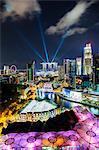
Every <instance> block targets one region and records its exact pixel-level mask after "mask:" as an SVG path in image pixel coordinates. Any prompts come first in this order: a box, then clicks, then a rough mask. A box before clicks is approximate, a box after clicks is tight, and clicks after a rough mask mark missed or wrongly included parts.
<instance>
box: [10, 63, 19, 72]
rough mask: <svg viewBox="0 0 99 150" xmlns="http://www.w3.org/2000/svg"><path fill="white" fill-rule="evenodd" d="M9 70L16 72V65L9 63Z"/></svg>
mask: <svg viewBox="0 0 99 150" xmlns="http://www.w3.org/2000/svg"><path fill="white" fill-rule="evenodd" d="M10 71H11V73H16V71H17V67H16V66H15V65H11V67H10Z"/></svg>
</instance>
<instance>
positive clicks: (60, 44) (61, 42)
mask: <svg viewBox="0 0 99 150" xmlns="http://www.w3.org/2000/svg"><path fill="white" fill-rule="evenodd" d="M64 40H65V39H64V38H63V37H62V38H61V40H60V42H59V45H58V48H57V49H56V51H55V55H54V56H53V58H52V62H53V61H54V60H55V58H56V56H57V54H58V52H59V50H60V49H61V47H62V45H63V43H64Z"/></svg>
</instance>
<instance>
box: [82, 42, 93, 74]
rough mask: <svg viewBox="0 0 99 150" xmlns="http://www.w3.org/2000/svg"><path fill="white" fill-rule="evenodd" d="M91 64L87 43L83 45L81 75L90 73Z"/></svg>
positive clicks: (91, 58)
mask: <svg viewBox="0 0 99 150" xmlns="http://www.w3.org/2000/svg"><path fill="white" fill-rule="evenodd" d="M92 66H93V55H92V48H91V44H90V43H88V44H86V46H85V47H84V57H83V75H91V74H92Z"/></svg>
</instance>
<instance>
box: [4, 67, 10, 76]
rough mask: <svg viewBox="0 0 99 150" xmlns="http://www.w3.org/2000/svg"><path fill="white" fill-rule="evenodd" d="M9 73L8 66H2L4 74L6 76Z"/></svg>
mask: <svg viewBox="0 0 99 150" xmlns="http://www.w3.org/2000/svg"><path fill="white" fill-rule="evenodd" d="M9 71H10V68H9V66H4V69H3V72H4V74H6V75H8V74H9Z"/></svg>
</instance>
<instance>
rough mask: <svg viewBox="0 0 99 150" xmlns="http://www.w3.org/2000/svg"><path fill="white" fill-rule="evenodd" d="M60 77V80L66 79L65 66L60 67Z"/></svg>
mask: <svg viewBox="0 0 99 150" xmlns="http://www.w3.org/2000/svg"><path fill="white" fill-rule="evenodd" d="M58 77H59V80H61V79H64V77H65V70H64V66H62V65H61V66H58Z"/></svg>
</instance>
